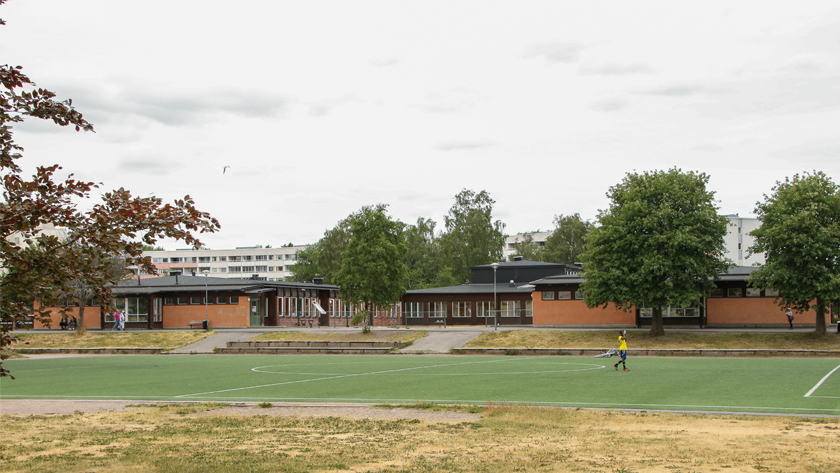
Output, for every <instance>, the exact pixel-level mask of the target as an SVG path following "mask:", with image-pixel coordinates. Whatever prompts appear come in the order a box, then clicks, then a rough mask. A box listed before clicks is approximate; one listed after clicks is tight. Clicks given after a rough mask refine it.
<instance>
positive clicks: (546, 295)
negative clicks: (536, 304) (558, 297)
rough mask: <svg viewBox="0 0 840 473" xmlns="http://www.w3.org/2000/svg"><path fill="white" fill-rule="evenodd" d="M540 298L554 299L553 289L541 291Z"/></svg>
mask: <svg viewBox="0 0 840 473" xmlns="http://www.w3.org/2000/svg"><path fill="white" fill-rule="evenodd" d="M542 300H544V301H553V300H554V291H543V292H542Z"/></svg>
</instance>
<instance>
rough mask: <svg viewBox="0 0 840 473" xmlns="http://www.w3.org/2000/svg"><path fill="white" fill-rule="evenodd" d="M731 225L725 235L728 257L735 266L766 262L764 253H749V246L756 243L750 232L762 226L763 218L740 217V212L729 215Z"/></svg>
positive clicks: (726, 255)
mask: <svg viewBox="0 0 840 473" xmlns="http://www.w3.org/2000/svg"><path fill="white" fill-rule="evenodd" d="M726 218H728V219H729V227H728V229H727V232H726V237H724V242H725V243H726V254H725V255H724V256H725V257H726V258H729V259H730V260H732V261H733V262H734V263H735V266H756V265H763V264H764V253H758V254H749V251H748V249H749V247H750V246H752V245H753V244H754V243H755V238H753V237H752V236H751V235H750V232H751V231H753V230H755V229H757V228H758V227H760V226H761V220H759V219H757V218H754V217H740V216H739V215H738V214H731V215H727V216H726Z"/></svg>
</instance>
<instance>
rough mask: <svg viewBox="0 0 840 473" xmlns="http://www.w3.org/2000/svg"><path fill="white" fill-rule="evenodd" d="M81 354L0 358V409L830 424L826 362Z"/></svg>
mask: <svg viewBox="0 0 840 473" xmlns="http://www.w3.org/2000/svg"><path fill="white" fill-rule="evenodd" d="M615 361H616V359H615V358H581V357H562V356H553V357H523V356H505V357H491V356H475V357H473V356H413V355H401V356H400V355H384V356H331V355H322V356H300V355H295V356H219V355H212V356H160V355H151V356H104V355H103V356H93V357H78V358H75V357H74V358H55V359H26V360H7V361H6V362H5V364H6V366H7V367H8V368H9V369H11V370H12V374H13V375H14V376H15V377H16V379H14V380H12V379H8V378H3V379H0V399H22V398H29V399H78V400H87V399H95V400H157V401H223V402H283V401H285V402H360V403H403V402H411V403H413V402H433V403H447V404H487V403H493V404H526V405H537V406H539V405H543V406H566V407H595V408H614V409H644V410H651V411H654V410H678V411H723V412H744V413H785V414H797V415H803V414H806V415H807V414H816V415H840V366H838V365H840V360H838V359H836V358H671V357H661V358H632V357H631V358H629V359H628V367H629V368H630V370H631V371H629V372H622V371H616V370H614V369H613V363H614V362H615Z"/></svg>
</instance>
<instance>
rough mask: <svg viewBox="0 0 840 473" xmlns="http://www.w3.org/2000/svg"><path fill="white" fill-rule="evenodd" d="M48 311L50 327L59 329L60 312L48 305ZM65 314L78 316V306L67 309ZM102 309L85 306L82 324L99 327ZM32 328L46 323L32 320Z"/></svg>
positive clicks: (40, 326)
mask: <svg viewBox="0 0 840 473" xmlns="http://www.w3.org/2000/svg"><path fill="white" fill-rule="evenodd" d="M48 309H49V311H50V320H51V322H50V328H52V329H60V328H61V327H60V326H59V325H58V324H60V323H61V313H60V312H59V311H58V308H57V307H49V308H48ZM67 315H75V316H76V319H77V320H78V318H79V308H78V307H71V308H69V309H68V310H67ZM101 315H102V311H101V309H100V307H99V306H91V307H85V321H84V325H85V328H91V329H94V328H97V329H98V328H101V320H102V317H101ZM34 328H47V327H46V325H44V324H42V323H40V322H39V321H38V319H35V321H34Z"/></svg>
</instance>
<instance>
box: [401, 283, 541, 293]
mask: <svg viewBox="0 0 840 473" xmlns="http://www.w3.org/2000/svg"><path fill="white" fill-rule="evenodd" d="M533 290H534V286H531V285H530V284H519V285H516V286H511V285H510V284H508V283H499V284H496V293H497V294H516V293H529V292H532V291H533ZM405 294H406V295H417V294H493V285H492V284H462V285H460V286H447V287H433V288H429V289H414V290H411V291H406V293H405Z"/></svg>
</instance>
